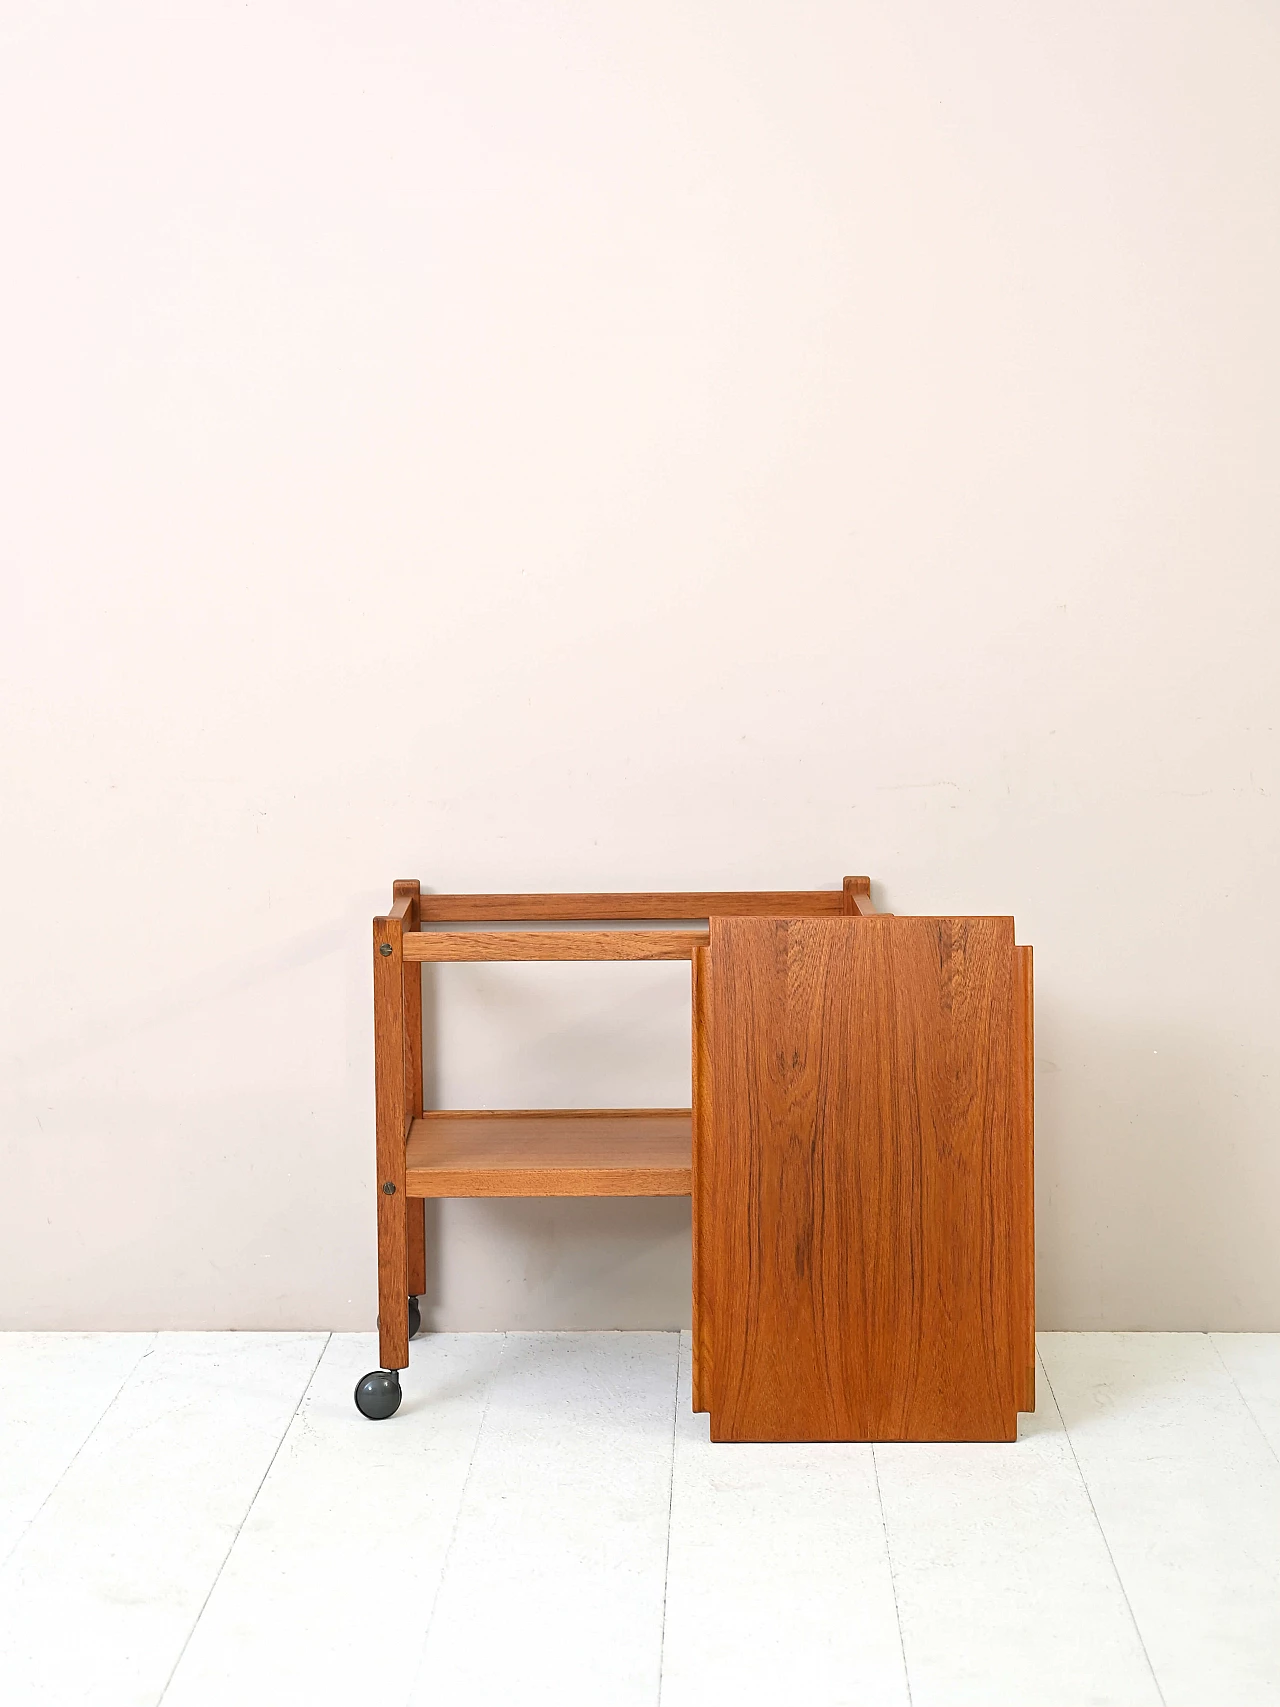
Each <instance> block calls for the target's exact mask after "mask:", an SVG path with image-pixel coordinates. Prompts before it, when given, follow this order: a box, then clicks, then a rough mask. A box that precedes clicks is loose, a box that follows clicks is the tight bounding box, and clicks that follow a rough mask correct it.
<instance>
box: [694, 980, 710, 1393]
mask: <svg viewBox="0 0 1280 1707" xmlns="http://www.w3.org/2000/svg"><path fill="white" fill-rule="evenodd" d="M692 971H693V1075H692V1077H693V1153H692V1156H691V1158H690V1160H691V1163H692V1174H691V1190H692V1195H693V1199H694V1202H695V1204H696V1203H697V1202H699V1201H700V1193H699V1188H698V1174H699V1157H700V1155H701V1154H702V1150H703V1146H704V1144H705V1132H706V1128H707V1121H708V1116H709V1113H710V1107H711V1056H710V1045H709V1041H708V1035H707V1004H708V1001H709V999H710V993H711V950H710V949H709V948H698V949H695V950H694V953H693V968H692ZM701 1230H702V1219H701V1216H699V1215H698V1214H697V1213H695V1214H694V1217H693V1409H694V1410H695V1411H705V1410H707V1409H708V1403H707V1394H708V1392H709V1391H710V1368H711V1320H712V1315H713V1309H712V1304H711V1286H712V1283H713V1282H714V1279H715V1277H714V1275H710V1274H708V1273H707V1272H706V1267H705V1264H704V1261H703V1248H702V1238H701Z"/></svg>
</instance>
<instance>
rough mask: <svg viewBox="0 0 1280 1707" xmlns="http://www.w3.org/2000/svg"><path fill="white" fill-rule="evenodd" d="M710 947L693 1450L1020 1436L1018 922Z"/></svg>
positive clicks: (768, 935) (817, 926) (923, 923)
mask: <svg viewBox="0 0 1280 1707" xmlns="http://www.w3.org/2000/svg"><path fill="white" fill-rule="evenodd" d="M710 934H711V981H710V994H709V1002H708V1016H709V1036H710V1053H711V1064H712V1068H711V1075H710V1078H711V1083H710V1096H709V1101H708V1104H707V1108H706V1131H705V1136H701V1137H700V1145H699V1170H698V1196H697V1200H696V1202H695V1205H694V1214H695V1216H696V1217H698V1218H699V1219H700V1222H701V1230H700V1236H699V1237H700V1249H701V1253H702V1260H703V1271H704V1275H705V1274H706V1273H707V1272H712V1273H714V1275H715V1289H714V1292H713V1294H712V1295H711V1296H710V1298H708V1297H706V1296H703V1297H702V1298H701V1299H700V1305H701V1310H702V1312H707V1311H708V1310H709V1314H710V1321H709V1331H710V1337H711V1343H712V1344H713V1346H714V1357H713V1360H712V1362H711V1365H710V1371H709V1374H710V1379H709V1392H708V1393H707V1394H706V1396H707V1398H708V1400H709V1408H710V1411H711V1430H712V1438H713V1439H716V1440H1011V1439H1013V1438H1015V1436H1016V1427H1017V1405H1018V1401H1019V1399H1020V1398H1021V1397H1022V1396H1023V1390H1024V1383H1025V1367H1024V1363H1023V1345H1022V1343H1020V1341H1019V1336H1018V1333H1017V1331H1016V1330H1017V1324H1016V1322H1015V1319H1014V1318H1015V1314H1016V1311H1017V1308H1018V1288H1017V1282H1016V1278H1015V1275H1014V1270H1015V1267H1016V1265H1017V1264H1018V1262H1019V1261H1020V1259H1021V1256H1022V1250H1023V1245H1022V1239H1023V1234H1022V1232H1021V1230H1020V1228H1019V1226H1018V1225H1017V1223H1018V1221H1019V1206H1020V1204H1021V1203H1022V1202H1023V1201H1024V1194H1025V1189H1026V1185H1025V1167H1026V1156H1025V1145H1024V1144H1023V1142H1022V1138H1023V1133H1022V1131H1021V1130H1020V1121H1019V1109H1018V1103H1019V1101H1020V1098H1019V1095H1018V1089H1017V1080H1018V1075H1019V1072H1020V1071H1021V1065H1020V1063H1018V1062H1015V1058H1014V1052H1015V1047H1016V1039H1015V1035H1014V1001H1015V958H1014V943H1013V921H1012V920H1011V919H1000V918H975V919H960V918H942V919H912V918H901V919H895V918H891V917H889V916H887V915H877V916H875V917H872V918H861V917H858V918H849V917H843V918H840V919H761V920H752V919H740V918H735V919H715V918H713V919H712V921H711V930H710ZM697 1333H698V1329H697V1328H695V1338H696V1337H697Z"/></svg>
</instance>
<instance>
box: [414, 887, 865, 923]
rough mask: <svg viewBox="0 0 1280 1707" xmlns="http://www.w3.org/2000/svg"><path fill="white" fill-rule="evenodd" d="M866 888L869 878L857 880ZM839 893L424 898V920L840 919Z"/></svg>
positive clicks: (842, 908) (767, 891) (707, 892)
mask: <svg viewBox="0 0 1280 1707" xmlns="http://www.w3.org/2000/svg"><path fill="white" fill-rule="evenodd" d="M852 881H853V882H855V883H860V884H865V883H866V881H867V880H866V878H854V879H852ZM844 911H845V899H844V892H843V891H842V890H840V889H753V890H745V891H735V890H693V891H690V892H688V893H685V892H681V893H678V894H670V893H662V894H658V893H647V892H646V893H630V894H619V895H424V896H423V897H422V900H421V903H420V914H419V916H420V917H421V918H422V919H424V920H427V919H430V920H432V921H433V922H436V923H440V924H445V923H451V924H463V923H475V924H479V923H483V922H485V921H487V920H493V921H496V922H503V921H509V922H510V923H512V924H516V923H519V922H521V921H525V920H543V921H546V922H547V923H550V922H552V921H554V920H567V919H574V920H579V919H581V920H585V919H709V918H713V917H717V916H720V917H728V918H740V919H741V918H760V917H765V918H768V917H773V916H775V915H776V916H779V917H782V918H788V917H789V918H823V917H827V916H830V917H833V918H834V917H838V916H839V915H840V914H841V913H843V912H844Z"/></svg>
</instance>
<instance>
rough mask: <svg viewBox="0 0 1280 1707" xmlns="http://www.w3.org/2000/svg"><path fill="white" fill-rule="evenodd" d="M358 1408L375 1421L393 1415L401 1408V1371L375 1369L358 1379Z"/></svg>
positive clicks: (361, 1412)
mask: <svg viewBox="0 0 1280 1707" xmlns="http://www.w3.org/2000/svg"><path fill="white" fill-rule="evenodd" d="M356 1409H357V1410H358V1411H359V1412H360V1415H361V1416H364V1417H371V1418H372V1419H373V1420H374V1421H375V1422H381V1421H382V1419H383V1418H384V1417H393V1416H394V1415H395V1414H396V1412H397V1411H398V1410H399V1409H400V1371H399V1370H398V1369H373V1370H371V1371H370V1372H369V1374H368V1375H365V1376H363V1377H362V1378H361V1379H360V1380H359V1381H357V1382H356Z"/></svg>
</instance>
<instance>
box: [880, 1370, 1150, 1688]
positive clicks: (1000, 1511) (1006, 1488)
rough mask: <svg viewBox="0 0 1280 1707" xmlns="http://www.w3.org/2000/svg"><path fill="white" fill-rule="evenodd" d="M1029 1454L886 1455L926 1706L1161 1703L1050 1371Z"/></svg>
mask: <svg viewBox="0 0 1280 1707" xmlns="http://www.w3.org/2000/svg"><path fill="white" fill-rule="evenodd" d="M1036 1387H1037V1392H1036V1399H1037V1405H1036V1411H1035V1415H1034V1416H1025V1417H1023V1418H1022V1419H1021V1421H1020V1423H1019V1437H1018V1441H1017V1444H1016V1445H1015V1446H1014V1447H1013V1448H1012V1449H1011V1448H1010V1447H1009V1446H1008V1445H998V1444H990V1445H988V1444H985V1443H984V1444H956V1445H944V1444H912V1445H882V1446H877V1447H876V1448H875V1454H876V1463H877V1465H878V1467H879V1474H880V1492H881V1498H882V1499H883V1502H884V1512H885V1522H886V1526H887V1529H888V1535H889V1544H890V1548H891V1551H892V1558H893V1573H894V1585H895V1588H896V1591H897V1600H898V1612H899V1616H900V1618H901V1620H902V1637H903V1646H904V1648H905V1651H906V1657H907V1665H908V1670H909V1674H910V1677H911V1695H912V1704H913V1707H1029V1704H1034V1707H1159V1702H1160V1692H1159V1690H1158V1688H1157V1687H1156V1683H1155V1679H1154V1678H1153V1676H1152V1674H1151V1668H1150V1665H1149V1664H1148V1661H1147V1657H1146V1654H1145V1653H1144V1651H1143V1647H1142V1641H1141V1638H1140V1637H1139V1635H1138V1631H1137V1629H1136V1627H1135V1625H1134V1622H1133V1618H1132V1615H1131V1614H1130V1611H1129V1607H1128V1603H1127V1601H1126V1600H1125V1596H1124V1590H1123V1588H1122V1586H1121V1583H1120V1579H1119V1577H1118V1576H1117V1575H1116V1570H1115V1566H1114V1565H1113V1564H1112V1561H1111V1556H1110V1554H1109V1553H1108V1551H1107V1544H1106V1540H1105V1538H1104V1537H1103V1534H1102V1531H1101V1529H1100V1528H1099V1525H1098V1520H1097V1517H1096V1516H1095V1515H1094V1511H1093V1507H1092V1505H1091V1504H1090V1501H1089V1494H1088V1491H1087V1489H1086V1488H1085V1485H1084V1482H1083V1481H1082V1479H1081V1476H1080V1472H1079V1469H1078V1468H1077V1466H1076V1462H1075V1459H1074V1457H1073V1456H1072V1452H1071V1446H1070V1443H1069V1441H1068V1439H1067V1436H1066V1432H1065V1430H1064V1429H1063V1426H1062V1421H1061V1418H1060V1417H1059V1415H1058V1410H1057V1406H1056V1405H1055V1404H1054V1402H1053V1395H1052V1394H1051V1392H1050V1391H1049V1385H1048V1382H1047V1381H1046V1380H1045V1379H1044V1376H1043V1374H1041V1375H1040V1376H1039V1379H1038V1381H1037V1383H1036Z"/></svg>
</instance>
